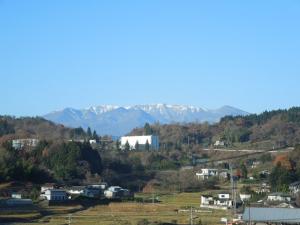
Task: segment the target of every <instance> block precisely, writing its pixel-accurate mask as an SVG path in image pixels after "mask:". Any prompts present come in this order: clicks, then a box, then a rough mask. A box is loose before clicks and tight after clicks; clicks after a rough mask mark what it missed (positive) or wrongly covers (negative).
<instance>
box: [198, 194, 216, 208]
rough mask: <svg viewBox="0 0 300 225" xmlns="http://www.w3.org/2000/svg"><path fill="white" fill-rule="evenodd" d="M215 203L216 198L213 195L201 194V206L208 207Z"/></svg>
mask: <svg viewBox="0 0 300 225" xmlns="http://www.w3.org/2000/svg"><path fill="white" fill-rule="evenodd" d="M213 204H214V198H213V196H212V195H201V205H200V207H206V206H209V205H213Z"/></svg>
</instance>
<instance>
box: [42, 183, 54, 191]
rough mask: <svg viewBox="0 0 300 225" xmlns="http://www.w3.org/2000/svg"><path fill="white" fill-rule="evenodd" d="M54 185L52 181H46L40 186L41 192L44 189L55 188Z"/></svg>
mask: <svg viewBox="0 0 300 225" xmlns="http://www.w3.org/2000/svg"><path fill="white" fill-rule="evenodd" d="M55 188H56V185H55V184H53V183H47V184H44V185H43V186H41V193H45V191H47V190H50V189H55Z"/></svg>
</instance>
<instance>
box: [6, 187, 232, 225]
mask: <svg viewBox="0 0 300 225" xmlns="http://www.w3.org/2000/svg"><path fill="white" fill-rule="evenodd" d="M138 196H139V197H141V196H142V197H145V198H148V197H149V198H150V197H151V196H152V195H142V194H140V195H138ZM156 197H158V200H159V201H160V203H136V202H119V203H118V202H114V203H110V204H108V205H95V206H92V207H89V208H86V209H82V210H81V209H79V208H77V209H75V210H74V209H72V207H67V208H64V207H61V206H60V207H51V208H49V209H46V213H45V211H44V212H43V213H45V216H43V217H41V218H39V219H36V220H33V221H32V222H30V223H22V224H28V225H29V224H49V225H61V224H68V223H69V220H70V221H71V224H79V225H81V224H82V225H89V224H101V225H114V224H116V225H117V224H121V225H122V224H124V225H125V224H126V225H135V224H136V223H137V222H138V221H139V220H141V219H147V220H149V221H160V222H174V221H176V222H177V223H178V224H189V223H190V207H191V206H192V207H193V208H194V209H195V210H197V212H194V217H197V218H195V220H194V223H195V224H197V223H198V222H199V220H200V219H201V221H202V224H207V225H210V224H211V225H212V224H221V223H220V222H219V221H220V218H221V217H229V216H230V211H223V210H203V209H202V210H200V209H199V204H200V202H199V197H200V193H180V194H169V195H159V196H156ZM72 210H73V213H69V212H71V211H72ZM74 211H75V212H74ZM47 213H49V214H48V215H46V214H47ZM2 216H3V215H2ZM11 216H17V217H18V216H19V217H20V218H22V217H23V216H24V214H19V215H16V214H14V215H11ZM0 220H1V217H0ZM14 224H16V223H14Z"/></svg>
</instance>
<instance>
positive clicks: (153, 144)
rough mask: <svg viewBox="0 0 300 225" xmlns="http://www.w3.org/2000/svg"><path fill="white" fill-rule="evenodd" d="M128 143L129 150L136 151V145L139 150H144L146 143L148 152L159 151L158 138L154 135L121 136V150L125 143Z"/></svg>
mask: <svg viewBox="0 0 300 225" xmlns="http://www.w3.org/2000/svg"><path fill="white" fill-rule="evenodd" d="M127 142H128V144H129V146H130V150H135V149H136V144H137V143H138V146H139V150H145V146H146V143H147V142H148V144H149V149H150V150H158V149H159V138H158V136H155V135H143V136H123V137H121V148H122V149H124V148H125V145H126V143H127Z"/></svg>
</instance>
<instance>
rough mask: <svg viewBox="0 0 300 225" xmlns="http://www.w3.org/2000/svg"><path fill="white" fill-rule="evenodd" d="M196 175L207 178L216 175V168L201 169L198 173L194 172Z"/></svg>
mask: <svg viewBox="0 0 300 225" xmlns="http://www.w3.org/2000/svg"><path fill="white" fill-rule="evenodd" d="M196 176H197V177H198V179H200V178H201V179H203V180H205V179H208V178H209V177H215V176H218V169H207V168H205V169H201V172H200V173H196Z"/></svg>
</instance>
